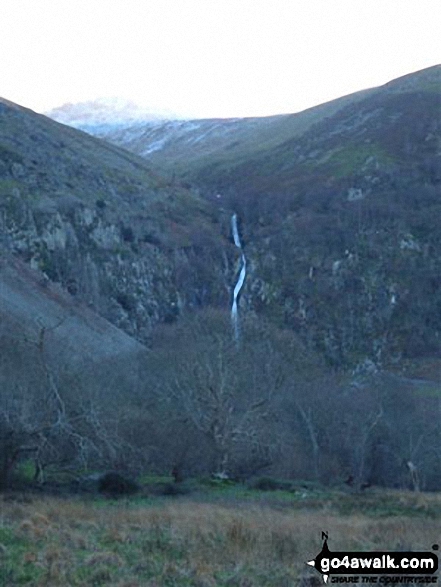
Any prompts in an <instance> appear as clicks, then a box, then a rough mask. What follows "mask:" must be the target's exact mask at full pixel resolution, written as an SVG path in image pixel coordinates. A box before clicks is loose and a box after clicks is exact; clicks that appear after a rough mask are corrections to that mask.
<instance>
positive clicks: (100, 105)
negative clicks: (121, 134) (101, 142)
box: [46, 98, 173, 134]
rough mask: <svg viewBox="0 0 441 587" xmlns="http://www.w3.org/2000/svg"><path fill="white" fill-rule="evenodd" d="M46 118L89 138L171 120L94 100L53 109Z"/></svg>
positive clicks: (128, 104) (127, 104) (114, 101)
mask: <svg viewBox="0 0 441 587" xmlns="http://www.w3.org/2000/svg"><path fill="white" fill-rule="evenodd" d="M46 115H47V116H48V117H49V118H52V119H53V120H56V121H57V122H61V123H62V124H67V125H69V126H72V127H74V128H78V129H80V130H84V131H88V132H90V133H92V134H97V133H98V132H100V133H101V132H110V131H112V130H115V129H118V128H119V127H122V126H123V127H125V126H128V125H134V124H143V123H144V124H145V123H146V122H154V121H159V120H163V119H165V118H170V117H173V113H172V112H168V111H161V112H159V111H155V112H152V111H150V110H149V109H147V108H143V107H141V106H138V105H137V104H135V103H134V102H132V101H128V100H124V99H122V98H98V99H96V100H90V101H88V102H79V103H76V104H71V103H68V104H63V105H62V106H58V107H57V108H53V109H52V110H50V111H49V112H47V113H46Z"/></svg>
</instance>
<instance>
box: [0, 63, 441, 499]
mask: <svg viewBox="0 0 441 587" xmlns="http://www.w3.org/2000/svg"><path fill="white" fill-rule="evenodd" d="M440 96H441V68H440V66H435V67H432V68H429V69H426V70H423V71H421V72H416V73H414V74H411V75H408V76H405V77H403V78H399V79H397V80H393V81H391V82H390V83H388V84H386V85H385V86H382V87H379V88H373V89H370V90H366V91H363V92H358V93H356V94H353V95H350V96H345V97H342V98H340V99H338V100H335V101H333V102H330V103H327V104H323V105H321V106H318V107H315V108H312V109H310V110H306V111H304V112H301V113H298V114H283V115H279V116H275V117H268V118H260V119H259V118H250V119H216V120H192V121H188V120H145V119H143V117H144V116H147V115H146V114H145V113H141V114H140V113H137V111H136V109H135V110H133V109H129V110H128V111H127V112H129V114H127V112H126V111H125V112H126V113H124V112H123V113H122V114H120V115H119V116H117V115H113V114H112V115H109V114H106V116H107V118H102V117H95V118H94V116H93V108H91V111H90V112H88V111H87V104H86V106H85V105H82V106H81V108H76V109H75V108H73V110H72V109H71V110H70V111H71V114H69V108H67V107H66V108H64V109H63V122H65V123H70V124H73V125H75V126H77V127H79V128H72V127H69V126H65V125H64V124H61V123H59V122H56V121H55V120H52V119H50V118H48V117H46V116H42V115H38V114H36V113H34V112H32V111H30V110H28V109H26V108H24V107H22V106H18V105H16V104H13V103H11V102H9V101H7V100H3V99H2V100H0V239H1V244H2V246H1V253H0V318H1V322H0V346H1V351H2V353H1V384H2V389H3V393H2V396H1V402H2V403H1V410H2V412H1V414H2V415H1V420H0V443H1V446H2V456H1V459H2V461H1V462H0V477H1V478H0V485H1V486H2V488H3V489H5V488H8V487H12V486H14V483H16V482H17V483H18V482H19V480H18V481H17V479H16V476H17V475H18V477H20V475H19V470H20V468H19V465H20V463H26V464H27V466H29V467H31V468H32V467H35V471H36V472H37V470H38V471H43V472H44V475H43V477H44V478H45V479H46V480H52V481H54V479H55V480H57V479H60V475H61V476H63V475H64V474H65V473H66V471H67V472H69V474H72V475H79V474H80V472H81V471H96V470H99V471H102V470H118V471H122V472H123V473H124V474H127V475H129V476H134V477H137V476H139V475H142V474H143V473H145V471H150V472H152V473H155V474H166V473H169V472H170V471H172V470H174V471H175V472H176V475H177V476H179V477H180V476H182V477H183V478H192V477H195V478H196V477H199V476H204V475H210V474H212V473H218V474H222V475H225V476H227V477H231V478H234V479H241V480H242V479H252V478H255V477H256V476H259V475H262V474H265V475H269V476H272V477H276V478H283V479H304V480H307V481H312V482H314V483H317V484H318V485H319V486H329V485H330V484H336V485H338V486H339V485H341V484H342V483H344V481H345V479H349V478H351V479H352V480H353V487H354V489H360V488H361V487H362V486H364V485H366V484H368V485H369V486H373V485H374V486H382V487H388V488H394V489H396V490H398V489H414V490H419V489H424V490H428V491H435V490H439V487H440V486H441V485H440V484H441V476H440V471H441V466H440V464H441V426H440V417H439V406H440V387H439V384H440V374H441V355H440V348H441V347H440V342H441V334H440V333H441V311H440V310H441V281H440V275H441V228H440V218H441V200H440V185H441V129H440V126H441V117H440V111H441V110H440V107H441V101H440ZM106 108H107V106H106ZM53 115H54V116H55V114H53ZM58 116H59V112H58ZM69 116H71V118H69ZM100 116H101V115H100ZM81 129H82V130H81ZM84 130H87V131H88V133H89V134H87V133H86V132H84ZM91 135H95V136H91ZM232 219H234V220H233V221H232ZM231 314H233V320H234V324H235V326H234V327H233V328H232V323H231V322H232V316H231ZM239 332H240V336H239ZM238 344H239V349H238V346H237V345H238ZM409 462H410V463H411V464H412V467H414V468H415V470H416V471H417V473H416V476H415V475H411V474H410V469H409V465H408V463H409ZM412 471H413V469H412Z"/></svg>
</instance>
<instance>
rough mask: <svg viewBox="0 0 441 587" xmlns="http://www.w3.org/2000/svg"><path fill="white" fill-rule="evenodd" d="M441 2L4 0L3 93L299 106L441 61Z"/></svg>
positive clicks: (186, 107)
mask: <svg viewBox="0 0 441 587" xmlns="http://www.w3.org/2000/svg"><path fill="white" fill-rule="evenodd" d="M440 25H441V2H440V1H439V0H1V3H0V95H1V96H2V97H4V98H7V99H9V100H12V101H14V102H18V103H19V104H22V105H24V106H28V107H30V108H32V109H34V110H36V111H40V112H42V111H45V110H48V109H50V108H52V107H55V106H59V105H61V104H64V103H66V102H79V101H84V100H90V99H94V98H97V97H122V98H127V99H130V100H133V101H135V102H137V103H139V104H141V105H145V106H148V107H149V108H151V109H152V110H154V111H157V110H171V111H173V112H175V113H178V114H180V115H183V116H195V117H215V116H219V117H223V116H261V115H269V114H276V113H284V112H297V111H299V110H303V109H305V108H308V107H310V106H313V105H316V104H319V103H322V102H325V101H327V100H330V99H332V98H336V97H338V96H341V95H344V94H348V93H351V92H354V91H357V90H361V89H364V88H367V87H372V86H376V85H380V84H382V83H385V82H387V81H389V80H391V79H393V78H396V77H399V76H400V75H404V74H406V73H410V72H412V71H416V70H418V69H423V68H425V67H429V66H431V65H435V64H437V63H440V62H441V42H440V39H441V34H440V29H441V27H440Z"/></svg>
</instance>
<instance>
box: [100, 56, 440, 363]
mask: <svg viewBox="0 0 441 587" xmlns="http://www.w3.org/2000/svg"><path fill="white" fill-rule="evenodd" d="M440 96H441V66H435V67H432V68H429V69H426V70H423V71H420V72H416V73H414V74H410V75H407V76H404V77H402V78H399V79H397V80H393V81H391V82H390V83H388V84H386V85H384V86H382V87H379V88H373V89H371V90H367V91H364V92H359V93H357V94H354V95H350V96H346V97H344V98H341V99H339V100H335V101H333V102H330V103H328V104H324V105H322V106H319V107H316V108H312V109H310V110H307V111H305V112H302V113H299V114H293V115H282V116H278V117H269V118H262V119H234V120H205V121H204V120H202V121H175V122H172V121H170V122H160V123H154V124H147V125H144V126H139V125H137V126H135V127H130V126H129V127H127V128H126V129H120V130H119V131H118V132H114V133H109V134H107V135H106V134H103V135H102V136H105V137H106V138H107V139H108V140H110V141H112V142H115V143H117V144H119V145H121V146H124V147H126V148H128V149H130V150H132V151H134V152H136V153H138V154H141V155H143V156H144V157H145V159H146V160H148V161H149V162H150V163H151V164H154V165H155V166H158V168H161V169H163V170H165V171H167V172H168V173H169V174H174V177H176V178H179V179H180V180H181V181H185V182H187V183H188V185H193V186H195V187H196V188H197V189H198V190H199V193H200V194H201V195H203V196H204V197H205V199H206V200H208V201H211V202H213V204H215V205H217V206H218V208H219V209H220V210H225V211H230V210H235V211H236V212H237V213H238V214H239V217H240V220H241V230H242V233H243V237H244V239H245V244H246V251H247V256H248V258H249V260H250V272H249V275H248V278H247V282H246V289H245V294H244V295H243V296H242V305H243V307H244V308H245V307H247V308H248V309H249V310H253V311H256V312H257V313H258V314H259V315H264V316H267V317H269V318H270V320H272V321H275V322H276V323H277V324H279V325H280V326H283V327H287V326H288V327H289V328H291V329H293V330H294V331H295V332H298V333H301V335H302V337H303V339H304V340H305V341H308V344H310V345H311V346H312V347H313V348H314V349H316V350H317V349H319V350H320V352H321V353H323V354H324V355H325V356H326V357H327V359H328V361H330V362H331V363H333V364H334V365H337V366H342V365H345V366H352V367H354V366H356V365H361V364H364V363H365V362H366V361H369V362H372V363H373V364H375V365H379V366H383V367H384V366H386V365H387V366H389V367H392V366H393V365H395V366H396V365H400V366H401V367H403V365H404V364H406V365H407V364H411V365H413V367H412V368H411V369H416V371H418V369H419V368H416V367H415V365H416V363H418V364H419V363H420V362H421V360H423V359H424V360H426V359H427V358H433V357H439V349H440V342H441V341H440V330H441V323H440V318H439V317H440V315H441V314H440V311H439V308H440V307H441V292H440V281H439V274H440V261H441V250H440V246H441V243H440V235H441V225H440V220H439V219H440V217H441V216H440V212H441V208H440V206H441V201H440V196H439V193H440V181H441V163H440V154H441V147H440V121H441V104H440ZM436 373H438V374H439V371H436Z"/></svg>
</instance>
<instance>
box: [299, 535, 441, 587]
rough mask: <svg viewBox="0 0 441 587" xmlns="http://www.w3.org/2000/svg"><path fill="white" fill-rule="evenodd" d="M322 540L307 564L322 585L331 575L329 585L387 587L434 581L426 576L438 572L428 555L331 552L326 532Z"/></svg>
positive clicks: (433, 555)
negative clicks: (381, 586)
mask: <svg viewBox="0 0 441 587" xmlns="http://www.w3.org/2000/svg"><path fill="white" fill-rule="evenodd" d="M322 540H323V547H322V550H321V551H320V552H319V554H318V555H317V556H316V557H315V558H314V559H313V560H310V561H308V562H307V564H308V565H310V566H311V567H314V568H315V569H316V570H317V571H318V572H319V573H321V574H322V576H323V581H324V582H325V583H327V582H328V579H329V577H330V575H333V577H332V578H331V582H332V583H343V582H351V583H358V582H361V583H377V582H379V583H383V584H384V585H387V584H391V583H404V584H416V583H418V584H421V583H431V584H435V583H436V582H437V577H435V576H434V577H431V576H430V575H433V574H434V573H435V572H436V571H437V569H438V557H437V555H436V554H434V553H432V552H384V551H379V552H331V550H329V546H328V534H327V533H326V532H322ZM432 548H433V550H438V545H437V544H434V545H433V547H432ZM334 575H335V577H334ZM337 575H352V578H351V579H349V578H347V579H346V580H345V579H341V578H340V579H339V578H338V577H337ZM388 575H394V577H388ZM397 575H399V577H396V576H397ZM378 576H380V579H379V580H378ZM360 579H361V581H360Z"/></svg>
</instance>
